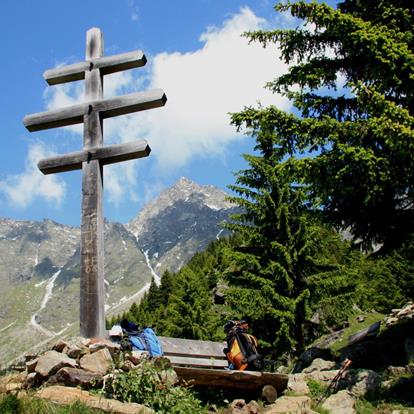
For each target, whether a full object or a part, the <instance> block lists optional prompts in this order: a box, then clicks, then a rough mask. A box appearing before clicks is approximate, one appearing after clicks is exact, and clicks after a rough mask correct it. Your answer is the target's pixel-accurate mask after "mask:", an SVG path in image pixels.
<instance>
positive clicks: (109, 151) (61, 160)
mask: <svg viewBox="0 0 414 414" xmlns="http://www.w3.org/2000/svg"><path fill="white" fill-rule="evenodd" d="M150 152H151V148H150V147H149V145H148V143H147V141H145V140H141V141H136V142H128V143H126V144H116V145H111V146H108V147H97V148H90V149H88V150H84V151H77V152H72V153H69V154H65V155H59V156H56V157H50V158H44V159H43V160H40V161H39V163H38V164H37V166H38V168H39V170H40V171H42V173H43V174H45V175H47V174H54V173H61V172H66V171H74V170H80V169H81V168H82V163H83V162H88V161H91V160H100V162H101V165H108V164H113V163H116V162H121V161H128V160H133V159H137V158H143V157H147V156H148V155H149V154H150Z"/></svg>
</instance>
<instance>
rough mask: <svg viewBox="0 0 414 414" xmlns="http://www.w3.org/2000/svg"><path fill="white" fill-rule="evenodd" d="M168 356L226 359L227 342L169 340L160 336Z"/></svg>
mask: <svg viewBox="0 0 414 414" xmlns="http://www.w3.org/2000/svg"><path fill="white" fill-rule="evenodd" d="M159 340H160V342H161V344H162V347H163V350H164V353H165V354H166V355H177V356H178V355H192V356H194V357H213V358H216V359H224V358H226V356H225V354H224V352H223V349H224V348H225V347H226V346H227V345H226V342H213V341H199V340H194V339H182V338H169V337H165V336H160V337H159Z"/></svg>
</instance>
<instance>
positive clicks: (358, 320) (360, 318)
mask: <svg viewBox="0 0 414 414" xmlns="http://www.w3.org/2000/svg"><path fill="white" fill-rule="evenodd" d="M356 320H357V322H364V321H365V316H363V315H359V316H357V318H356Z"/></svg>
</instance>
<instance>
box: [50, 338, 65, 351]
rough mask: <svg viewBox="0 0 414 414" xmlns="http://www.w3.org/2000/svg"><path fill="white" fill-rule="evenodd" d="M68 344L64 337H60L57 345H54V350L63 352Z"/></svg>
mask: <svg viewBox="0 0 414 414" xmlns="http://www.w3.org/2000/svg"><path fill="white" fill-rule="evenodd" d="M67 346H68V344H67V342H66V341H64V340H63V339H59V340H58V341H57V342H56V343H55V345H53V347H52V350H53V351H56V352H63V350H64V349H65V348H66V347H67Z"/></svg>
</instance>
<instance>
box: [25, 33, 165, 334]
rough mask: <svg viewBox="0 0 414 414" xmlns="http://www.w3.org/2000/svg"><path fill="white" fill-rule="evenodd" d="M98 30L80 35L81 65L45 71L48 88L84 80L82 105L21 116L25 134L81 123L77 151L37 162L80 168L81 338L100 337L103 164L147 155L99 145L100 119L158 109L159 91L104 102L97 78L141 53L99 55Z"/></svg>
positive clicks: (139, 146) (53, 168)
mask: <svg viewBox="0 0 414 414" xmlns="http://www.w3.org/2000/svg"><path fill="white" fill-rule="evenodd" d="M103 48H104V45H103V36H102V33H101V30H100V29H98V28H92V29H90V30H88V32H87V34H86V59H85V61H84V62H81V63H76V64H73V65H68V66H64V67H59V68H55V69H52V70H48V71H46V72H45V73H44V77H45V79H46V81H47V82H48V83H49V84H50V85H57V84H60V83H66V82H72V81H76V80H82V79H85V100H86V102H85V103H82V104H77V105H72V106H71V107H68V108H63V109H58V110H52V111H47V112H39V113H37V114H32V115H27V116H25V117H24V119H23V123H24V125H25V126H26V128H27V129H28V130H29V131H41V130H43V129H49V128H57V127H62V126H67V125H73V124H78V123H81V122H83V125H84V127H83V150H82V151H78V152H73V153H70V154H66V155H64V156H58V157H52V158H48V159H44V160H41V161H40V162H39V164H38V166H39V168H40V170H41V171H42V172H43V173H44V174H52V173H57V172H63V171H72V170H76V169H79V168H82V219H81V221H82V222H81V275H80V276H81V283H80V333H81V335H82V336H84V337H88V338H91V337H94V336H95V337H102V336H105V334H106V331H105V292H104V290H105V284H104V280H105V279H104V218H103V217H104V216H103V208H102V202H103V201H102V194H103V166H104V165H107V164H112V163H114V162H121V161H126V160H132V159H136V158H142V157H147V156H148V155H149V153H150V151H151V149H150V147H149V146H148V144H147V142H146V141H138V142H134V143H128V144H119V145H111V146H109V147H108V146H107V147H104V146H103V119H104V118H110V117H113V116H119V115H125V114H130V113H132V112H138V111H144V110H147V109H152V108H159V107H161V106H164V105H165V103H166V101H167V97H166V96H165V94H164V92H163V91H162V90H161V89H156V90H153V91H148V92H139V93H134V94H129V95H123V96H119V97H116V98H111V99H104V97H103V76H104V75H108V74H110V73H115V72H119V71H122V70H127V69H132V68H137V67H140V66H143V65H145V63H146V61H147V59H146V58H145V55H144V54H143V53H142V52H141V51H135V52H130V53H122V54H119V55H115V56H109V57H103Z"/></svg>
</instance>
